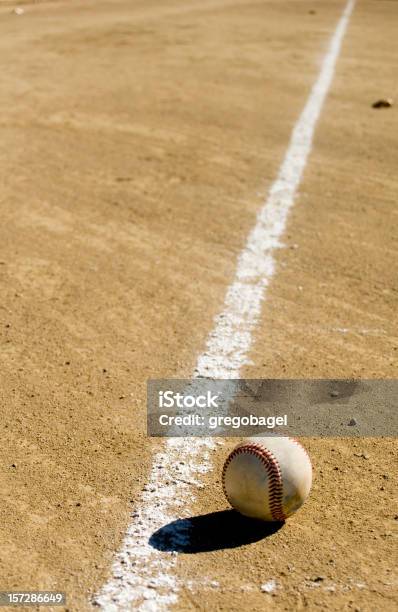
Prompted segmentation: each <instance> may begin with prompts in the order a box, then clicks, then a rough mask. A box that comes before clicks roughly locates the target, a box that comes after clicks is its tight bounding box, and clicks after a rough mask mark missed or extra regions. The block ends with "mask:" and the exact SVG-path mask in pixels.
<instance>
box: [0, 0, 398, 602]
mask: <svg viewBox="0 0 398 612" xmlns="http://www.w3.org/2000/svg"><path fill="white" fill-rule="evenodd" d="M19 4H21V5H22V4H24V5H25V6H24V8H25V13H24V14H23V15H20V16H17V15H16V14H14V13H12V11H11V8H12V7H13V6H15V3H12V2H0V63H1V70H0V130H1V140H0V199H1V210H2V223H1V226H0V283H1V303H0V332H1V334H0V343H1V344H0V359H1V378H2V380H1V385H0V397H1V422H0V427H1V445H0V490H1V504H0V517H1V520H0V550H1V555H0V557H1V558H0V576H1V581H0V590H19V589H41V590H45V589H48V590H56V589H59V590H62V591H65V592H66V593H67V596H68V606H67V608H68V609H69V610H73V611H83V610H88V609H92V606H91V604H90V596H92V594H93V593H94V592H96V591H97V590H98V588H100V586H101V585H102V584H103V583H104V581H106V579H107V577H108V576H109V570H110V565H111V562H112V558H113V555H114V552H115V551H116V550H117V549H118V547H119V546H120V543H121V541H122V538H123V535H124V533H125V530H126V527H127V525H128V523H129V515H130V513H131V511H132V510H133V509H134V505H135V503H136V501H137V499H138V497H139V494H140V491H141V490H142V487H143V486H144V485H145V482H146V475H147V473H148V471H149V470H150V466H151V457H152V455H153V453H154V451H155V449H156V448H157V447H158V445H159V444H158V443H157V442H154V441H152V440H149V439H148V438H147V437H146V434H145V391H146V380H147V379H148V378H150V377H155V378H160V377H179V378H182V377H189V376H190V375H191V373H192V370H193V367H194V364H195V360H196V357H197V355H198V353H199V352H200V351H201V350H203V347H204V344H205V341H206V337H207V334H208V333H209V331H210V330H211V328H212V322H213V317H214V316H215V315H216V314H217V312H218V311H219V308H220V306H221V304H222V302H223V298H224V294H225V290H226V287H227V286H228V285H229V283H230V282H231V280H232V279H233V276H234V271H235V263H236V257H237V255H238V253H239V252H240V250H241V248H242V247H243V245H244V243H245V239H246V236H247V234H248V232H249V231H250V229H251V227H252V226H253V224H254V221H255V215H256V212H257V210H258V208H259V207H260V206H261V204H262V202H263V200H264V197H265V194H266V193H267V189H268V187H269V185H270V184H271V182H272V181H273V179H274V178H275V176H276V173H277V170H278V167H279V164H280V162H281V160H282V158H283V155H284V152H285V150H286V147H287V144H288V142H289V137H290V133H291V130H292V127H293V125H294V123H295V121H296V119H297V117H298V116H299V113H300V112H301V109H302V107H303V106H304V103H305V100H306V98H307V96H308V93H309V90H310V88H311V85H312V83H313V82H314V79H315V77H316V75H317V72H318V70H319V65H320V62H321V59H322V56H323V54H324V52H325V49H326V44H327V41H328V39H329V37H330V35H331V34H332V32H333V30H334V28H335V26H336V23H337V21H338V19H339V16H340V14H341V10H342V8H343V6H344V3H343V2H342V1H341V0H322V2H319V1H315V0H313V1H307V0H283V1H280V0H265V1H261V2H260V1H254V0H253V1H252V0H245V1H243V0H240V1H239V0H184V1H183V0H166V1H164V2H160V1H159V0H156V1H155V0H147V1H143V0H142V1H135V0H107V1H104V0H99V1H96V2H94V1H87V2H83V1H82V0H77V1H76V2H63V1H58V2H54V3H46V2H44V3H41V2H39V3H34V4H31V3H23V2H21V3H19ZM397 19H398V4H397V3H396V2H391V1H389V0H359V1H358V3H357V6H356V8H355V10H354V14H353V16H352V19H351V22H350V26H349V29H348V33H347V36H346V39H345V41H344V44H343V49H342V54H341V56H340V59H339V63H338V67H337V73H336V77H335V80H334V83H333V86H332V89H331V92H330V95H329V97H328V100H327V103H326V106H325V108H324V110H323V114H322V116H321V119H320V122H319V125H318V128H317V132H316V139H315V143H314V149H313V152H312V155H311V157H310V161H309V165H308V167H307V169H306V173H305V177H304V180H303V182H302V184H301V188H300V194H299V197H298V198H297V202H296V204H295V207H294V209H293V212H292V214H291V216H290V218H289V226H288V231H287V234H286V236H285V246H284V247H283V248H281V249H280V250H279V251H278V255H277V261H278V268H277V270H278V271H277V274H276V275H275V277H274V280H273V282H272V285H271V287H270V290H269V292H268V294H267V300H266V302H265V305H264V312H263V316H262V320H261V322H260V325H259V327H258V329H257V332H256V340H255V345H254V347H253V350H252V354H251V355H250V358H251V362H252V365H250V366H247V368H246V370H245V371H244V372H243V373H242V374H244V375H245V376H247V377H251V378H260V377H275V378H279V377H280V378H284V377H297V378H301V377H313V378H321V377H351V376H353V377H361V378H394V377H397V373H398V367H397V365H398V361H397V350H398V348H397V347H398V343H397V332H396V329H397V327H396V325H397V266H396V257H397V252H398V236H397V231H396V227H397V209H396V197H397V192H398V181H397V175H396V168H397V167H398V147H397V134H398V114H397V108H396V107H392V108H391V109H380V110H375V109H372V108H371V104H372V102H374V101H375V100H376V99H378V98H380V97H389V96H392V97H394V96H395V97H398V90H397V83H396V78H395V77H396V74H395V72H396V57H397V54H398V39H397V36H396V23H397ZM394 79H395V80H394ZM394 88H395V89H394ZM303 442H304V444H305V446H306V448H307V449H308V450H309V452H310V454H311V457H312V460H313V464H314V473H315V479H314V485H313V491H312V494H311V496H310V499H309V500H308V502H307V504H306V505H305V507H304V508H303V509H302V510H301V511H300V513H299V514H297V516H296V517H294V518H292V519H291V520H290V521H288V522H287V524H286V525H285V526H284V527H283V528H282V529H280V530H278V531H275V532H274V533H270V534H269V535H268V536H267V537H263V538H261V539H259V540H258V541H253V542H248V543H247V544H245V545H242V546H240V547H238V548H231V547H229V546H228V538H227V537H225V533H224V534H223V533H222V532H223V529H224V531H225V528H226V527H225V525H224V527H223V526H222V521H220V520H218V522H217V519H214V521H215V524H214V525H213V526H212V525H211V524H209V525H208V526H209V529H210V532H209V533H210V536H208V537H211V538H213V537H214V539H215V542H214V546H209V547H208V548H209V550H207V551H204V552H200V553H197V554H181V555H180V556H179V557H178V564H177V574H178V576H179V577H180V578H181V580H182V583H183V585H185V586H183V588H182V591H181V593H180V597H179V601H178V603H177V605H176V609H178V610H195V609H197V610H203V611H207V610H220V611H221V610H223V611H235V610H236V611H237V610H241V609H251V610H253V611H257V610H258V611H259V610H268V609H269V610H300V609H304V608H307V609H310V610H311V609H321V610H323V609H330V610H357V611H358V612H359V611H361V612H374V611H381V610H394V609H398V601H397V584H398V583H397V577H396V575H395V576H394V572H395V569H396V566H397V548H396V539H395V538H396V533H397V514H396V512H397V510H396V508H397V506H396V502H395V505H394V495H395V494H396V485H395V482H394V478H396V468H397V451H396V441H395V439H392V438H391V439H378V440H376V439H366V440H341V439H340V440H335V439H324V440H319V439H318V440H316V439H307V440H304V441H303ZM235 443H236V440H232V441H228V442H227V444H226V445H225V446H224V447H222V448H221V449H220V451H219V453H218V456H217V458H216V460H215V469H214V472H212V473H211V474H209V475H207V476H206V478H205V481H206V485H207V486H206V488H205V489H204V490H203V491H202V492H199V495H198V498H197V500H196V502H195V504H194V505H193V507H192V515H194V516H195V515H198V516H199V515H205V514H208V513H210V512H218V511H221V510H224V509H225V508H226V507H227V504H226V502H225V500H224V499H223V496H222V492H221V487H220V472H221V465H222V462H223V460H224V458H225V455H226V453H227V451H228V449H229V447H232V446H233V445H234V444H235ZM212 527H213V529H214V533H213V535H212V532H211V528H212ZM228 528H231V529H232V528H233V525H232V526H231V525H230V524H228ZM217 538H219V540H220V541H219V545H218V546H217ZM221 540H222V545H221ZM211 548H213V550H210V549H211ZM269 580H275V581H276V584H277V589H276V591H275V592H274V593H273V594H267V593H263V592H262V591H261V588H260V586H261V584H263V583H265V582H267V581H269Z"/></svg>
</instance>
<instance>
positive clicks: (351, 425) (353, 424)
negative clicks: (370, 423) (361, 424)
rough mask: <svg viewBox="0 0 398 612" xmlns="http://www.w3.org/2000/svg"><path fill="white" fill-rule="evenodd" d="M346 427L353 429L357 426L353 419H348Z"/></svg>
mask: <svg viewBox="0 0 398 612" xmlns="http://www.w3.org/2000/svg"><path fill="white" fill-rule="evenodd" d="M348 425H349V426H350V427H354V426H355V425H358V423H357V421H356V420H355V419H350V421H349V423H348Z"/></svg>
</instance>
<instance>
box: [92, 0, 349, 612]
mask: <svg viewBox="0 0 398 612" xmlns="http://www.w3.org/2000/svg"><path fill="white" fill-rule="evenodd" d="M354 4H355V0H349V2H348V3H347V5H346V7H345V9H344V11H343V14H342V16H341V18H340V21H339V23H338V25H337V28H336V30H335V32H334V34H333V36H332V39H331V41H330V45H329V49H328V52H327V53H326V55H325V57H324V60H323V63H322V67H321V71H320V73H319V76H318V78H317V80H316V82H315V84H314V86H313V88H312V91H311V93H310V96H309V98H308V100H307V103H306V105H305V107H304V110H303V112H302V113H301V116H300V117H299V119H298V121H297V123H296V125H295V127H294V130H293V133H292V136H291V139H290V143H289V147H288V149H287V152H286V155H285V158H284V160H283V162H282V165H281V167H280V170H279V174H278V177H277V178H276V180H275V182H274V183H273V184H272V186H271V189H270V192H269V195H268V197H267V200H266V202H265V204H264V206H263V208H262V209H261V210H260V212H259V214H258V217H257V222H256V225H255V227H254V228H253V230H252V231H251V233H250V235H249V237H248V240H247V243H246V246H245V248H244V249H243V251H242V253H241V254H240V256H239V259H238V263H237V270H236V275H235V280H234V282H233V283H232V285H231V286H230V287H229V289H228V291H227V294H226V297H225V302H224V306H223V310H222V312H221V313H220V314H219V315H218V316H217V317H216V320H215V325H214V329H213V331H212V332H211V333H210V336H209V338H208V341H207V345H206V351H205V352H204V353H203V354H202V355H200V357H199V358H198V361H197V366H196V368H195V376H204V377H209V378H227V379H231V378H239V373H240V371H241V368H242V366H244V365H245V364H246V363H247V356H248V353H249V349H250V347H251V344H252V332H253V329H254V327H255V325H256V323H257V321H258V318H259V315H260V312H261V302H262V301H263V300H264V297H265V292H266V288H267V286H268V284H269V282H270V279H271V277H272V276H273V274H274V271H275V260H274V250H275V249H276V248H278V247H280V246H281V243H280V238H281V236H282V234H283V232H284V230H285V226H286V220H287V217H288V214H289V210H290V208H291V207H292V205H293V203H294V198H295V195H296V192H297V188H298V186H299V184H300V181H301V177H302V175H303V171H304V168H305V166H306V163H307V160H308V156H309V154H310V151H311V146H312V139H313V135H314V131H315V126H316V123H317V120H318V117H319V115H320V113H321V110H322V107H323V104H324V101H325V98H326V95H327V93H328V90H329V87H330V84H331V82H332V79H333V74H334V70H335V66H336V62H337V59H338V56H339V53H340V48H341V43H342V40H343V37H344V34H345V31H346V29H347V25H348V22H349V19H350V16H351V13H352V10H353V8H354ZM215 448H216V443H215V441H214V440H212V439H188V440H184V439H181V438H176V439H173V438H169V439H168V440H167V441H166V443H165V445H164V450H163V451H162V452H160V453H158V454H156V455H155V457H154V459H153V465H152V470H151V473H150V476H149V480H148V484H147V485H146V487H145V490H144V492H143V494H142V496H141V499H140V500H139V504H138V509H137V510H136V511H135V512H134V513H133V515H132V522H131V524H130V526H129V528H128V531H127V534H126V536H125V538H124V542H123V545H122V547H121V550H120V551H119V552H118V553H117V555H116V559H115V561H114V563H113V566H112V570H111V578H110V580H109V581H108V582H107V583H106V584H105V585H104V586H103V587H102V589H101V591H100V593H99V594H98V595H97V596H96V597H95V598H94V603H95V604H96V605H97V606H99V607H100V608H102V609H103V610H106V612H120V611H126V610H130V609H134V610H139V611H141V612H155V611H159V610H166V609H168V608H169V607H170V605H172V604H173V603H175V602H176V601H177V599H178V590H179V584H178V581H177V579H176V576H175V574H174V571H173V570H174V566H175V563H176V554H177V553H175V552H167V551H159V550H156V549H155V548H153V547H152V546H151V545H150V538H151V536H152V535H153V533H154V532H156V530H158V529H160V528H162V527H164V526H165V525H167V524H168V523H170V522H171V521H173V520H175V519H176V515H178V514H180V515H181V514H184V515H186V514H187V509H186V506H187V505H188V504H189V501H190V500H192V499H193V495H192V490H193V488H194V487H200V486H203V485H201V483H200V479H199V480H198V476H199V477H200V474H202V473H205V472H208V471H209V470H210V469H211V459H210V455H211V453H212V451H214V450H215ZM179 509H181V510H179ZM188 513H189V509H188ZM189 537H190V534H189V528H187V527H186V526H185V527H184V529H180V530H178V528H176V530H175V533H174V534H173V543H174V544H175V545H177V548H178V544H180V545H181V548H183V547H184V544H185V545H186V544H187V543H189Z"/></svg>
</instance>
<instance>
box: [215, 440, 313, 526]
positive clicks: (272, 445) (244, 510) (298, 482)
mask: <svg viewBox="0 0 398 612" xmlns="http://www.w3.org/2000/svg"><path fill="white" fill-rule="evenodd" d="M222 481H223V489H224V493H225V496H226V498H227V499H228V501H229V503H230V504H231V506H232V507H233V508H235V510H237V511H238V512H240V513H241V514H244V515H245V516H250V517H253V518H258V519H262V520H264V521H284V520H285V519H286V518H288V517H289V516H291V515H292V514H293V513H294V512H296V510H298V509H299V508H300V506H302V504H303V503H304V502H305V500H306V499H307V497H308V495H309V492H310V489H311V482H312V466H311V460H310V458H309V456H308V454H307V452H306V450H305V449H304V448H303V447H302V446H301V444H300V442H297V440H294V439H293V438H287V437H277V436H275V437H267V438H260V437H254V438H248V439H247V440H245V441H244V442H243V443H241V444H238V446H236V447H235V448H234V450H233V451H232V452H231V453H230V455H229V456H228V457H227V459H226V461H225V464H224V469H223V474H222Z"/></svg>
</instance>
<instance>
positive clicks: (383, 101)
mask: <svg viewBox="0 0 398 612" xmlns="http://www.w3.org/2000/svg"><path fill="white" fill-rule="evenodd" d="M393 104H394V102H393V99H392V98H380V100H377V101H376V102H373V104H372V108H390V107H391V106H392V105H393Z"/></svg>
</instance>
